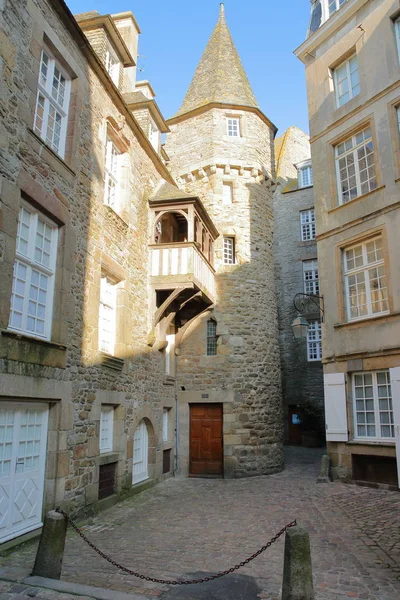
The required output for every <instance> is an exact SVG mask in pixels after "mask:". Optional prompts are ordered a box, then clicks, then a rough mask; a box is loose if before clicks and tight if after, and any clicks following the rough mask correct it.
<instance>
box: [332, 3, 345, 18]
mask: <svg viewBox="0 0 400 600" xmlns="http://www.w3.org/2000/svg"><path fill="white" fill-rule="evenodd" d="M345 2H347V0H328V12H329V16H331V15H333V13H334V12H336V11H337V10H339V8H340V7H341V6H342V4H344V3H345Z"/></svg>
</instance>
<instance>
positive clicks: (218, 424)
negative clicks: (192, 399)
mask: <svg viewBox="0 0 400 600" xmlns="http://www.w3.org/2000/svg"><path fill="white" fill-rule="evenodd" d="M189 473H190V475H205V476H207V475H222V474H223V452H222V404H190V465H189Z"/></svg>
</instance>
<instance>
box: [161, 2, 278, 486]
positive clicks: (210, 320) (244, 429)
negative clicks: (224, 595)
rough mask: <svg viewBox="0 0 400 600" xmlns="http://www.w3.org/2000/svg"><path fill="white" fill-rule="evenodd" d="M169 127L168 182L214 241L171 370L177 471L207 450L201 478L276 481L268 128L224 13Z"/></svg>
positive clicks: (193, 468) (191, 468)
mask: <svg viewBox="0 0 400 600" xmlns="http://www.w3.org/2000/svg"><path fill="white" fill-rule="evenodd" d="M168 126H169V128H170V133H168V134H167V141H166V146H165V148H166V151H167V153H168V156H169V160H170V162H169V168H170V170H171V173H172V174H173V176H174V177H175V178H176V180H177V182H178V183H179V185H180V187H181V188H182V189H183V190H185V192H186V193H190V194H195V195H197V196H198V197H199V198H200V199H201V201H202V202H203V204H204V206H205V208H206V210H207V211H208V213H209V214H210V216H211V218H212V220H213V222H214V224H215V226H216V228H217V229H218V231H219V234H220V235H219V237H218V238H217V239H216V241H215V246H214V248H215V259H214V268H215V284H216V295H215V302H214V303H213V306H212V307H210V309H207V310H206V311H205V312H204V313H203V314H202V315H201V317H200V318H198V319H196V320H195V321H193V322H192V323H191V324H190V325H189V327H188V328H187V330H186V332H185V335H184V336H182V338H181V341H180V349H179V356H178V360H177V363H176V367H177V373H178V375H177V380H178V384H179V387H178V394H177V396H178V431H179V436H178V437H179V447H178V472H180V473H185V474H186V473H188V472H191V473H196V472H197V469H202V468H204V464H203V463H204V458H202V457H201V455H199V452H200V453H201V452H202V447H203V448H204V449H205V448H206V447H207V445H208V444H210V443H211V444H214V445H215V450H214V451H212V452H211V454H214V456H213V458H210V465H209V467H207V466H206V467H205V468H206V469H207V468H209V469H210V473H213V472H214V473H218V472H219V473H221V472H222V469H223V471H224V473H225V474H226V475H230V476H234V477H242V476H245V475H252V474H253V475H261V474H265V473H271V472H275V471H277V470H280V469H282V468H283V455H282V423H281V391H280V372H279V371H280V369H279V346H278V335H277V315H276V299H275V285H274V270H273V249H272V233H273V212H272V210H273V206H272V195H273V188H274V185H273V180H274V145H273V144H274V136H275V133H276V128H275V127H274V125H273V124H272V123H271V122H270V121H269V119H268V118H267V117H266V116H265V115H264V114H263V113H262V112H261V110H260V108H259V107H258V104H257V101H256V99H255V97H254V94H253V92H252V89H251V87H250V84H249V81H248V79H247V77H246V74H245V72H244V69H243V66H242V64H241V62H240V58H239V56H238V53H237V50H236V48H235V46H234V44H233V41H232V38H231V35H230V33H229V30H228V27H227V24H226V20H225V15H224V7H223V5H221V9H220V16H219V20H218V23H217V25H216V27H215V29H214V31H213V33H212V35H211V37H210V40H209V42H208V45H207V47H206V49H205V51H204V54H203V56H202V57H201V60H200V62H199V64H198V67H197V69H196V72H195V74H194V77H193V80H192V82H191V84H190V87H189V89H188V91H187V94H186V96H185V98H184V101H183V104H182V106H181V108H180V109H179V111H178V113H177V114H176V115H175V116H174V117H173V118H172V119H169V120H168ZM221 420H222V423H223V435H222V439H221V433H218V436H219V437H214V431H213V425H211V432H212V433H211V440H209V439H208V436H209V433H208V432H209V431H210V423H211V424H212V423H214V424H215V427H218V422H220V421H221ZM221 446H222V454H221ZM210 456H211V455H210ZM222 457H223V464H222Z"/></svg>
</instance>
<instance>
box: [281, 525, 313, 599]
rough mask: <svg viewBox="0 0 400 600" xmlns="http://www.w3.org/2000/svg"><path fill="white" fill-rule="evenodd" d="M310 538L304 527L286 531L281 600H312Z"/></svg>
mask: <svg viewBox="0 0 400 600" xmlns="http://www.w3.org/2000/svg"><path fill="white" fill-rule="evenodd" d="M314 598H315V596H314V588H313V580H312V566H311V551H310V538H309V536H308V533H307V531H306V530H305V529H304V527H299V526H298V525H296V526H295V527H291V528H290V529H288V530H287V531H286V537H285V558H284V564H283V584H282V600H314Z"/></svg>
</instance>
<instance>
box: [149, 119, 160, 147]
mask: <svg viewBox="0 0 400 600" xmlns="http://www.w3.org/2000/svg"><path fill="white" fill-rule="evenodd" d="M149 141H150V144H151V145H152V146H153V148H154V150H155V151H156V152H158V149H159V146H160V130H159V129H158V127H157V125H156V124H155V123H154V121H153V119H150V123H149Z"/></svg>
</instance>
